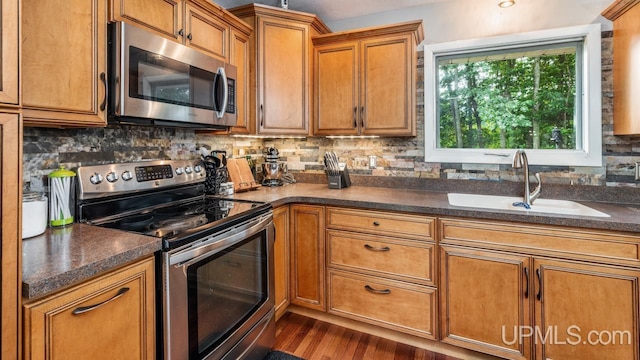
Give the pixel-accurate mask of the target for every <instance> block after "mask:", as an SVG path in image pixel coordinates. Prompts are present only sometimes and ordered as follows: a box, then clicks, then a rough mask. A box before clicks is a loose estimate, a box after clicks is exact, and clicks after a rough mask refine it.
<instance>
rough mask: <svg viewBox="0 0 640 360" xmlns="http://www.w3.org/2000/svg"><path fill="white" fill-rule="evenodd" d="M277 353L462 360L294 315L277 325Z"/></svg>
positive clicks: (335, 359) (346, 359) (336, 358)
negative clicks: (278, 351)
mask: <svg viewBox="0 0 640 360" xmlns="http://www.w3.org/2000/svg"><path fill="white" fill-rule="evenodd" d="M274 349H275V350H280V351H282V352H286V353H289V354H292V355H295V356H298V357H301V358H304V359H306V360H350V359H353V360H360V359H366V360H386V359H389V360H405V359H406V360H410V359H411V360H412V359H424V360H458V359H457V358H454V357H451V356H447V355H442V354H437V353H434V352H431V351H428V350H424V349H420V348H415V347H413V346H410V345H405V344H401V343H397V342H395V341H391V340H387V339H384V338H381V337H378V336H373V335H369V334H365V333H361V332H358V331H355V330H351V329H346V328H344V327H341V326H338V325H333V324H330V323H327V322H323V321H319V320H316V319H312V318H308V317H305V316H302V315H298V314H294V313H287V314H285V315H284V316H283V317H282V318H280V320H278V322H277V323H276V345H275V347H274Z"/></svg>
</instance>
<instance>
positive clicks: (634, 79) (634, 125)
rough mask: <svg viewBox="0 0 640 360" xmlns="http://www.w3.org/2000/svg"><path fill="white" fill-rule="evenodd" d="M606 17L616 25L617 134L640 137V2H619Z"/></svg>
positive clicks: (618, 0)
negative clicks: (639, 64)
mask: <svg viewBox="0 0 640 360" xmlns="http://www.w3.org/2000/svg"><path fill="white" fill-rule="evenodd" d="M602 15H603V16H604V17H606V18H607V19H609V20H611V21H613V132H614V134H615V135H637V134H640V102H638V98H640V69H639V68H638V56H640V49H638V46H637V44H638V41H640V21H638V19H640V0H617V1H615V2H614V3H613V4H611V6H609V7H608V8H607V9H606V10H604V11H603V13H602Z"/></svg>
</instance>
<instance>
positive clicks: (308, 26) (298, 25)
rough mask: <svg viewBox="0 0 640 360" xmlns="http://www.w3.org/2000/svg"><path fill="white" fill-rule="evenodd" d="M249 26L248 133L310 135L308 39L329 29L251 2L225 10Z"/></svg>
mask: <svg viewBox="0 0 640 360" xmlns="http://www.w3.org/2000/svg"><path fill="white" fill-rule="evenodd" d="M229 11H231V12H232V13H233V14H235V15H236V16H238V17H239V18H240V19H242V20H244V21H245V22H247V23H248V24H249V25H251V26H252V27H253V29H254V32H253V34H252V35H251V37H250V39H249V42H250V45H249V46H250V49H251V51H252V56H250V58H249V62H250V65H249V78H250V83H251V85H252V86H251V88H250V94H249V99H250V100H249V102H250V108H249V132H250V133H254V134H255V133H258V134H273V135H305V136H306V135H309V133H310V126H309V113H310V109H311V108H312V105H311V101H312V99H311V96H310V94H311V88H312V87H311V80H312V79H311V68H312V67H311V66H312V62H311V55H312V51H313V49H312V45H311V37H312V36H314V35H319V34H325V33H328V32H329V29H328V28H327V27H326V26H325V25H324V24H323V23H322V22H321V21H320V20H319V19H318V18H317V17H316V16H315V15H313V14H307V13H303V12H297V11H290V10H284V9H280V8H276V7H272V6H266V5H259V4H250V5H246V6H241V7H237V8H233V9H229Z"/></svg>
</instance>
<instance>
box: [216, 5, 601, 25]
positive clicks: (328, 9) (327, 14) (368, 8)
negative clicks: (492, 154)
mask: <svg viewBox="0 0 640 360" xmlns="http://www.w3.org/2000/svg"><path fill="white" fill-rule="evenodd" d="M213 1H215V2H216V3H218V4H220V5H221V6H222V7H224V8H232V7H236V6H241V5H245V4H249V3H260V4H265V5H271V6H277V7H280V2H281V1H282V0H213ZM287 1H288V2H289V9H290V10H297V11H304V12H309V13H313V14H317V15H318V17H319V18H320V19H322V20H323V21H324V22H325V23H332V22H335V21H338V20H343V19H350V18H357V17H361V16H366V15H371V14H377V13H382V12H387V11H391V10H400V9H406V8H411V7H417V6H424V5H429V4H434V3H447V2H449V3H453V2H460V1H468V2H478V1H483V2H487V4H488V6H496V8H497V2H498V0H287ZM519 1H539V0H519ZM555 1H570V2H574V3H576V4H577V5H578V6H583V5H584V6H594V5H595V6H599V7H601V8H602V9H604V8H606V7H607V5H608V4H610V3H612V2H613V0H555ZM516 6H517V4H516Z"/></svg>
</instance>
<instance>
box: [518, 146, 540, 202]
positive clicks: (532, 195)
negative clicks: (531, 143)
mask: <svg viewBox="0 0 640 360" xmlns="http://www.w3.org/2000/svg"><path fill="white" fill-rule="evenodd" d="M512 166H513V168H514V169H521V168H524V197H523V200H522V204H521V205H522V206H524V207H525V208H527V209H529V208H530V207H531V204H533V202H534V201H535V200H536V199H537V198H538V196H540V192H541V191H542V182H541V181H540V174H539V173H536V174H535V177H536V180H538V187H536V189H535V190H533V192H530V191H529V162H528V161H527V154H525V152H524V150H522V149H518V150H516V153H515V154H513V165H512ZM516 204H517V203H514V205H516ZM519 205H520V204H519Z"/></svg>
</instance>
